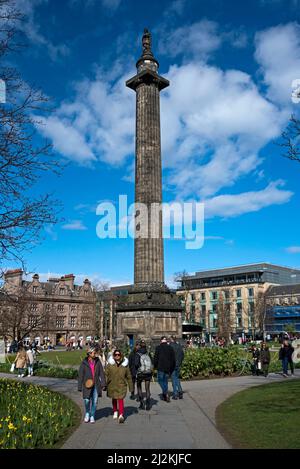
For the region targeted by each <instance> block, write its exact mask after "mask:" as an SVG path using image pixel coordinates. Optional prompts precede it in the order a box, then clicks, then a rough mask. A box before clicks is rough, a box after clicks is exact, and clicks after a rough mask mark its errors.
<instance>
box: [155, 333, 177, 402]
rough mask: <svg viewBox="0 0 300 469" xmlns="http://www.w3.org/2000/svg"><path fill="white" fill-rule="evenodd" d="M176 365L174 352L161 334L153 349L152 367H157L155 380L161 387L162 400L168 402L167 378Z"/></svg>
mask: <svg viewBox="0 0 300 469" xmlns="http://www.w3.org/2000/svg"><path fill="white" fill-rule="evenodd" d="M175 366H176V360H175V353H174V350H173V348H172V347H171V346H170V345H168V342H167V338H166V337H165V336H163V337H162V338H161V339H160V344H159V345H158V346H157V347H156V349H155V354H154V368H156V369H157V381H158V383H159V385H160V387H161V389H162V400H164V401H166V402H170V397H169V393H168V379H169V376H170V375H171V374H172V373H173V371H174V369H175Z"/></svg>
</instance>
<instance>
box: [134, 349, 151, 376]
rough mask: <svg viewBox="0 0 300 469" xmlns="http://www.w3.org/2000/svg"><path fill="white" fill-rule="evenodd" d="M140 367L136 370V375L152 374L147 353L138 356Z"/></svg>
mask: <svg viewBox="0 0 300 469" xmlns="http://www.w3.org/2000/svg"><path fill="white" fill-rule="evenodd" d="M140 362H141V364H140V367H139V368H138V370H137V373H138V374H142V373H148V374H149V373H152V370H153V365H152V361H151V358H150V356H149V355H148V353H143V355H140Z"/></svg>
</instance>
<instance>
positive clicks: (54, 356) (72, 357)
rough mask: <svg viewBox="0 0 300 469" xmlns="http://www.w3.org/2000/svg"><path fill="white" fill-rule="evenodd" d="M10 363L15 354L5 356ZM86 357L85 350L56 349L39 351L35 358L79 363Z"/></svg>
mask: <svg viewBox="0 0 300 469" xmlns="http://www.w3.org/2000/svg"><path fill="white" fill-rule="evenodd" d="M6 357H7V358H8V359H9V361H10V362H11V363H12V362H13V361H14V359H15V357H16V355H13V354H8V355H7V356H6ZM84 357H86V351H85V350H72V351H70V352H57V351H56V350H53V351H50V352H41V354H40V355H38V356H37V360H42V361H45V362H50V363H54V364H55V365H78V366H79V365H80V363H81V362H82V360H83V359H84Z"/></svg>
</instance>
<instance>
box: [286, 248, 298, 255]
mask: <svg viewBox="0 0 300 469" xmlns="http://www.w3.org/2000/svg"><path fill="white" fill-rule="evenodd" d="M286 251H287V252H289V253H290V254H299V253H300V246H290V247H288V248H286Z"/></svg>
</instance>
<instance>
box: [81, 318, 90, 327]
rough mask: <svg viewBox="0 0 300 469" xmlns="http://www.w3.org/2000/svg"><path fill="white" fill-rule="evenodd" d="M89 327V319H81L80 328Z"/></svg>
mask: <svg viewBox="0 0 300 469" xmlns="http://www.w3.org/2000/svg"><path fill="white" fill-rule="evenodd" d="M89 326H90V319H89V318H85V317H83V318H81V327H89Z"/></svg>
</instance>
